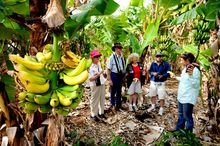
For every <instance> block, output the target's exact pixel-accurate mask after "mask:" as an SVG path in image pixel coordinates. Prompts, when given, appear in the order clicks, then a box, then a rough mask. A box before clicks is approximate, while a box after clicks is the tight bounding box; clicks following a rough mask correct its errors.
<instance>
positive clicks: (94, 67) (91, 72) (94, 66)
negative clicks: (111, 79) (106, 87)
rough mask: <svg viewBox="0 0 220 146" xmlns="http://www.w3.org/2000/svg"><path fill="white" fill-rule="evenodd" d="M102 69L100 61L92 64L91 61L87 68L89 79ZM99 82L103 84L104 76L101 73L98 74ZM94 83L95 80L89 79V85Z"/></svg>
mask: <svg viewBox="0 0 220 146" xmlns="http://www.w3.org/2000/svg"><path fill="white" fill-rule="evenodd" d="M101 71H102V68H101V65H100V63H98V64H94V63H92V65H91V66H90V68H89V79H90V78H92V77H93V76H95V74H97V73H98V72H101ZM100 82H101V85H103V84H105V78H104V76H103V74H101V75H100ZM95 85H96V83H95V81H90V80H89V86H90V87H91V86H95Z"/></svg>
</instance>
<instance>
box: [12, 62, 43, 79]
mask: <svg viewBox="0 0 220 146" xmlns="http://www.w3.org/2000/svg"><path fill="white" fill-rule="evenodd" d="M14 67H15V70H17V71H25V72H28V73H29V74H33V75H36V76H40V77H43V76H44V74H43V73H41V72H40V71H36V70H29V69H28V68H26V67H25V66H23V65H22V64H16V65H14Z"/></svg>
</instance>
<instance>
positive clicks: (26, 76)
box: [17, 71, 47, 85]
mask: <svg viewBox="0 0 220 146" xmlns="http://www.w3.org/2000/svg"><path fill="white" fill-rule="evenodd" d="M17 76H18V78H19V80H20V81H21V82H22V83H24V82H27V83H35V84H40V85H42V84H45V83H46V81H47V79H45V78H43V77H40V76H36V75H34V74H30V73H29V72H25V71H19V72H18V73H17Z"/></svg>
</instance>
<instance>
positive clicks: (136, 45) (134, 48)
mask: <svg viewBox="0 0 220 146" xmlns="http://www.w3.org/2000/svg"><path fill="white" fill-rule="evenodd" d="M128 35H129V39H130V42H131V47H132V52H135V53H138V54H139V55H140V53H141V52H140V51H141V47H140V45H139V42H138V39H137V38H136V37H135V36H134V35H133V34H132V33H129V34H128Z"/></svg>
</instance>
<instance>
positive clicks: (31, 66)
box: [9, 54, 44, 70]
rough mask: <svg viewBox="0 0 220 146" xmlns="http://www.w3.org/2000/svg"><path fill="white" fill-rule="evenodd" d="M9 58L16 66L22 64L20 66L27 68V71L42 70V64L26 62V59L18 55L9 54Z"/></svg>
mask: <svg viewBox="0 0 220 146" xmlns="http://www.w3.org/2000/svg"><path fill="white" fill-rule="evenodd" d="M9 58H10V60H11V61H13V62H15V63H17V64H22V65H24V66H25V67H27V68H28V69H31V70H42V69H43V68H44V64H43V63H39V62H34V61H30V60H26V59H24V58H22V57H20V56H18V55H14V54H10V55H9Z"/></svg>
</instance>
